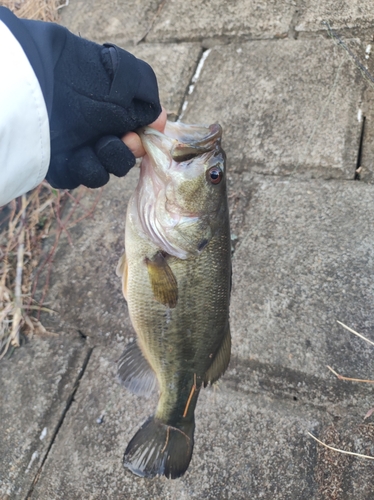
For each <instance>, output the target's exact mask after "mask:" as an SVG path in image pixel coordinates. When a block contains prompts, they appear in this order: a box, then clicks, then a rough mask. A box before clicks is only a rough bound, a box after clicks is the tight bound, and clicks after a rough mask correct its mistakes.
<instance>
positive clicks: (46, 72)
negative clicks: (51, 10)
mask: <svg viewBox="0 0 374 500" xmlns="http://www.w3.org/2000/svg"><path fill="white" fill-rule="evenodd" d="M0 20H1V21H3V23H4V24H6V25H7V27H8V28H9V29H10V31H11V32H12V33H13V35H14V36H15V38H17V40H18V42H19V43H20V45H21V46H22V49H23V51H24V52H25V54H26V56H27V58H28V60H29V62H30V64H31V66H32V68H33V70H34V72H35V74H36V77H37V78H38V81H39V84H40V87H41V89H42V92H43V96H44V100H45V103H46V106H47V110H48V115H49V116H51V110H52V101H53V60H52V51H51V50H50V49H49V47H48V44H46V40H45V38H44V37H45V35H44V33H43V32H44V30H45V28H46V27H47V26H44V25H45V24H47V23H42V22H37V21H33V22H36V23H37V25H38V29H37V30H38V31H39V36H37V37H36V39H35V37H34V36H33V35H32V34H31V33H30V31H29V30H28V29H27V24H28V23H29V22H30V21H26V20H23V19H18V17H16V16H15V15H14V14H13V13H12V12H11V11H10V10H9V9H6V8H5V7H0ZM43 39H44V44H43ZM59 42H60V46H61V47H58V45H59V43H58V40H56V45H57V46H56V49H57V50H58V49H60V51H61V49H62V47H63V44H64V40H60V41H59ZM43 45H44V47H45V49H44V50H43V49H42V48H43Z"/></svg>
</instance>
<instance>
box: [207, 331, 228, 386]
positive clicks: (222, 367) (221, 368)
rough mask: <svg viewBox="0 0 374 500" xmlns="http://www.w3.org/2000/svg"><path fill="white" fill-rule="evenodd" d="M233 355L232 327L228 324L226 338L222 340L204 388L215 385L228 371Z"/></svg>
mask: <svg viewBox="0 0 374 500" xmlns="http://www.w3.org/2000/svg"><path fill="white" fill-rule="evenodd" d="M230 355H231V334H230V325H229V324H227V328H226V332H225V336H224V338H223V340H222V344H221V346H220V348H219V349H218V351H217V354H216V355H215V357H214V359H213V362H212V364H211V365H210V367H209V368H208V370H207V372H206V374H205V379H204V387H206V386H207V385H208V384H214V382H216V381H217V380H218V379H219V378H220V377H221V376H222V375H223V374H224V373H225V371H226V369H227V367H228V365H229V362H230Z"/></svg>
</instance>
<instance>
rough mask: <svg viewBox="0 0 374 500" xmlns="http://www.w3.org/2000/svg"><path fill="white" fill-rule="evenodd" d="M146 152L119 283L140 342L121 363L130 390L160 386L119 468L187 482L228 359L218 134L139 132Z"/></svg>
mask: <svg viewBox="0 0 374 500" xmlns="http://www.w3.org/2000/svg"><path fill="white" fill-rule="evenodd" d="M139 135H140V138H141V140H142V143H143V146H144V149H145V151H146V155H145V156H144V157H143V159H142V162H141V165H140V175H139V181H138V185H137V187H136V189H135V191H134V193H133V194H132V196H131V199H130V201H129V204H128V208H127V215H126V227H125V254H124V255H123V256H122V257H121V259H120V262H119V264H118V268H117V274H118V275H119V276H120V277H121V278H122V288H123V294H124V297H125V299H126V301H127V305H128V310H129V315H130V319H131V322H132V325H133V327H134V330H135V332H136V341H135V342H132V343H129V344H128V345H127V347H126V349H125V351H124V352H123V354H122V355H121V357H120V359H119V361H118V370H117V376H118V379H119V381H120V383H121V384H123V385H124V386H125V387H127V389H129V390H130V391H131V392H133V393H135V394H138V395H143V396H149V395H150V394H151V393H152V391H154V390H155V389H156V387H158V388H159V401H158V404H157V408H156V410H155V413H154V415H153V416H151V417H150V418H149V419H148V420H147V421H146V422H145V423H144V424H143V425H142V426H141V427H140V429H139V430H138V431H137V433H136V434H135V435H134V437H133V438H132V439H131V441H130V442H129V444H128V446H127V448H126V451H125V454H124V458H123V464H124V466H125V467H126V468H127V469H129V470H130V471H131V472H132V473H134V474H136V475H137V476H141V477H146V478H152V477H155V476H162V475H164V476H166V477H167V478H169V479H175V478H178V477H181V476H182V475H183V474H184V473H185V472H186V470H187V468H188V466H189V464H190V461H191V457H192V452H193V446H194V431H195V417H194V413H195V407H196V403H197V399H198V396H199V392H200V389H201V388H202V387H206V386H207V385H210V384H213V383H214V382H216V381H217V380H218V379H219V378H220V376H221V375H222V374H223V373H224V372H225V370H226V369H227V366H228V364H229V360H230V352H231V335H230V325H229V304H230V291H231V241H230V224H229V209H228V201H227V182H226V177H227V175H226V155H225V153H224V151H223V149H222V147H221V138H222V128H221V126H220V125H218V124H213V125H210V126H205V125H189V124H184V123H181V122H170V121H168V122H167V124H166V127H165V131H164V132H163V133H161V132H159V131H157V130H154V129H152V128H150V127H145V128H144V129H142V130H141V131H140V132H139Z"/></svg>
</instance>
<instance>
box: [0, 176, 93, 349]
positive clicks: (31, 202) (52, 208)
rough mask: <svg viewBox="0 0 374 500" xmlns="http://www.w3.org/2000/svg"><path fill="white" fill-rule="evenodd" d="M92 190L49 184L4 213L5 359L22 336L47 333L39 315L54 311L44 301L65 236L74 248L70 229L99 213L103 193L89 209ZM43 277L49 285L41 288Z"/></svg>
mask: <svg viewBox="0 0 374 500" xmlns="http://www.w3.org/2000/svg"><path fill="white" fill-rule="evenodd" d="M87 191H88V190H87V189H86V188H84V187H80V188H79V189H77V190H76V191H75V192H74V194H72V193H70V192H69V191H59V190H55V189H53V188H51V187H50V186H49V185H48V184H47V183H46V182H44V183H43V184H41V185H40V186H39V187H38V188H37V189H35V190H33V191H31V192H30V193H28V194H27V195H23V196H22V197H20V198H18V199H17V200H14V201H12V202H11V203H9V205H7V206H5V207H3V208H1V209H0V259H1V265H0V359H1V358H2V357H3V356H4V355H5V354H6V353H7V352H9V349H10V348H14V347H18V346H19V345H20V341H21V333H22V334H25V335H33V334H44V333H46V330H45V328H44V327H43V325H42V324H41V323H40V321H39V315H40V311H42V310H43V311H49V309H48V308H46V307H44V300H45V297H46V294H47V291H48V286H49V277H50V274H51V271H52V266H53V257H54V254H55V252H56V249H57V247H58V244H59V241H60V238H61V236H62V234H64V233H65V234H66V236H67V238H68V240H69V242H70V243H71V244H72V239H71V237H70V234H69V229H70V228H71V227H72V226H74V225H75V224H77V223H78V222H80V221H81V220H83V219H84V218H86V217H89V216H91V215H92V214H93V212H94V210H95V207H96V204H97V202H98V201H99V198H100V196H101V190H98V191H97V196H96V198H95V200H94V202H93V203H92V204H91V206H90V207H89V208H88V209H87V208H83V207H81V201H82V198H83V197H84V196H85V194H86V192H87ZM47 238H48V245H44V242H45V240H46V239H47ZM43 247H46V248H47V250H45V249H43ZM42 273H43V281H44V283H43V286H42V287H38V283H39V277H40V275H41V274H42ZM36 291H38V296H40V298H39V300H38V301H36V300H35V294H36Z"/></svg>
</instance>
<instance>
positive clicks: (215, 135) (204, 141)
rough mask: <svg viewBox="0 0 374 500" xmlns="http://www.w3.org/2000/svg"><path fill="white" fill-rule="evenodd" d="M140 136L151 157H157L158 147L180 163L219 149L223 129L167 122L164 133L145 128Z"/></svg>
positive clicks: (214, 125) (216, 125)
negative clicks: (156, 149)
mask: <svg viewBox="0 0 374 500" xmlns="http://www.w3.org/2000/svg"><path fill="white" fill-rule="evenodd" d="M139 135H140V138H141V140H142V143H143V146H144V149H145V150H146V152H147V153H148V154H149V155H151V156H155V147H157V148H158V149H162V150H163V151H164V152H166V151H168V153H169V156H170V159H171V160H173V161H175V162H177V163H180V162H184V161H189V160H192V159H193V158H196V157H197V156H200V155H202V154H204V153H209V152H211V151H213V150H216V149H218V148H219V147H220V144H221V137H222V128H221V126H220V125H219V124H218V123H214V124H212V125H206V126H204V125H187V124H181V123H180V122H167V123H166V126H165V131H164V133H162V132H159V131H158V130H155V129H153V128H151V127H145V128H144V129H142V130H141V131H140V132H139Z"/></svg>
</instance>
